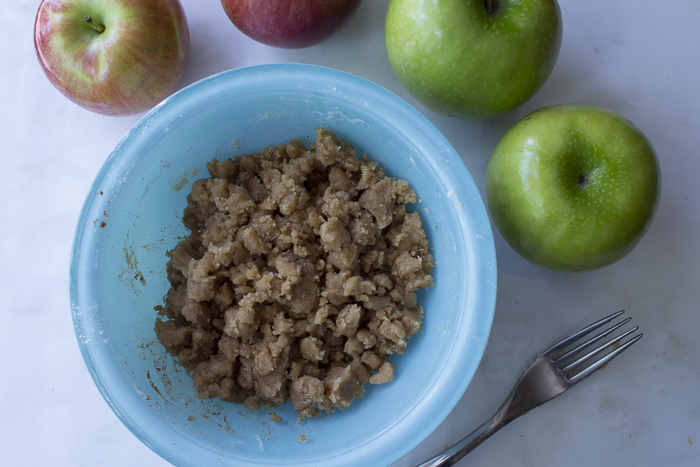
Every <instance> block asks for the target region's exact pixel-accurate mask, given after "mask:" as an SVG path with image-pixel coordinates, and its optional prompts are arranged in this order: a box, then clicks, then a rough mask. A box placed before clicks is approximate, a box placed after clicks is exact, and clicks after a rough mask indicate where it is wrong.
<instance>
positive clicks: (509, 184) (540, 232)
mask: <svg viewBox="0 0 700 467" xmlns="http://www.w3.org/2000/svg"><path fill="white" fill-rule="evenodd" d="M660 188H661V172H660V168H659V161H658V157H657V155H656V152H655V151H654V148H653V147H652V145H651V143H650V142H649V140H648V139H647V138H646V137H645V136H644V134H643V133H642V132H641V130H640V129H639V128H637V127H636V126H635V125H634V124H633V123H632V122H630V121H629V120H627V119H625V118H624V117H621V116H619V115H617V114H615V113H613V112H610V111H608V110H605V109H600V108H596V107H589V106H583V105H555V106H551V107H545V108H542V109H539V110H537V111H535V112H533V113H531V114H530V115H528V116H526V117H525V118H523V119H522V120H520V121H519V122H518V123H516V124H515V125H514V126H513V127H512V128H511V129H509V130H508V131H507V132H506V133H505V134H504V136H503V137H502V139H501V140H500V142H499V143H498V145H497V146H496V148H495V150H494V152H493V155H492V156H491V159H490V161H489V164H488V167H487V171H486V197H487V203H488V206H489V210H490V212H491V216H492V218H493V220H494V223H495V225H496V227H497V228H498V230H499V232H500V233H501V235H502V236H503V238H504V239H505V240H506V242H508V244H509V245H510V246H511V247H512V248H513V249H514V250H515V251H517V252H518V253H519V254H520V255H521V256H523V257H524V258H526V259H528V260H530V261H532V262H534V263H536V264H539V265H541V266H544V267H547V268H550V269H555V270H560V271H572V272H584V271H591V270H595V269H599V268H601V267H605V266H608V265H610V264H612V263H614V262H616V261H619V260H620V259H622V258H623V257H624V256H626V255H627V254H628V253H629V252H630V251H632V249H633V248H634V247H635V246H636V245H637V244H638V243H639V241H640V240H641V238H642V236H643V235H644V233H645V232H646V231H647V229H648V228H649V225H650V224H651V222H652V219H653V217H654V214H655V212H656V208H657V206H658V201H659V193H660Z"/></svg>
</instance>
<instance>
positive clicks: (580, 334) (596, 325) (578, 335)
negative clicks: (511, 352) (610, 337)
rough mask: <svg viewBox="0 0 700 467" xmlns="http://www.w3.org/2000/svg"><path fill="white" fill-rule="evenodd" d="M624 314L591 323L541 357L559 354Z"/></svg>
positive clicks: (619, 312)
mask: <svg viewBox="0 0 700 467" xmlns="http://www.w3.org/2000/svg"><path fill="white" fill-rule="evenodd" d="M624 312H625V310H620V311H618V312H616V313H613V314H611V315H610V316H608V317H605V318H603V319H601V320H600V321H596V322H595V323H593V324H591V325H589V326H586V327H585V328H583V329H581V330H580V331H578V332H575V333H573V334H572V335H570V336H569V337H566V338H564V339H562V340H561V341H559V342H557V343H556V344H554V345H553V346H552V347H551V348H550V349H549V350H547V351H546V352H545V353H543V354H542V355H543V356H544V355H551V354H554V353H556V352H560V351H562V350H564V349H565V348H566V347H568V346H569V345H571V344H573V343H574V342H576V341H577V340H579V339H580V338H582V337H583V336H585V335H586V334H589V333H591V332H593V331H595V330H596V329H598V328H599V327H601V326H604V325H606V324H608V323H609V322H610V321H612V320H614V319H615V318H617V317H618V316H620V315H621V314H622V313H624Z"/></svg>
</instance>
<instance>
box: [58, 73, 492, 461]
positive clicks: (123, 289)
mask: <svg viewBox="0 0 700 467" xmlns="http://www.w3.org/2000/svg"><path fill="white" fill-rule="evenodd" d="M317 127H325V128H328V129H330V130H332V131H334V132H335V133H336V134H337V135H338V136H339V137H340V138H345V139H348V140H349V141H350V142H351V143H352V144H353V146H355V148H356V149H357V153H358V155H361V154H363V153H367V155H368V156H369V157H370V159H372V160H375V161H377V162H379V163H380V164H381V165H382V166H383V167H384V169H385V170H386V171H387V173H388V174H389V175H391V176H395V177H399V178H403V179H406V180H408V182H409V184H410V186H411V187H412V188H413V189H414V190H415V191H416V193H417V194H418V197H419V199H420V202H419V203H416V204H415V205H414V206H413V209H414V210H415V211H417V212H419V213H420V215H421V219H422V221H423V226H424V229H425V230H426V233H427V234H428V238H429V241H430V244H431V250H432V252H433V254H434V257H435V263H436V268H435V270H434V273H433V276H434V278H435V286H434V287H432V288H430V289H428V290H426V291H423V292H421V294H420V295H419V298H420V301H421V304H422V305H423V306H424V308H425V317H424V324H423V329H422V330H421V332H420V333H418V334H417V335H415V336H413V337H412V338H411V339H410V340H409V346H408V350H407V351H406V353H405V354H404V355H401V356H395V357H394V358H393V361H394V362H395V364H396V375H395V379H394V381H393V382H391V383H388V384H385V385H381V386H372V385H367V387H366V393H365V397H364V398H363V399H361V400H359V401H356V402H355V403H354V404H353V405H352V406H351V407H350V408H349V409H347V410H344V411H340V412H336V413H334V414H329V415H323V416H320V417H317V418H315V419H311V420H305V421H303V423H297V420H296V419H297V417H296V412H294V409H293V407H292V406H291V404H286V405H284V406H280V407H278V408H275V409H270V410H265V409H261V410H258V411H250V410H248V409H246V408H245V407H243V406H240V405H234V404H229V403H223V402H219V401H216V400H205V401H203V400H199V399H197V398H196V397H194V394H195V392H194V389H193V388H192V381H191V379H190V377H189V376H188V375H187V374H186V373H185V372H184V371H183V370H182V369H181V368H180V367H179V366H177V365H175V362H174V360H173V359H172V357H170V356H169V355H167V354H166V353H165V351H164V349H163V348H162V346H161V345H160V344H159V342H158V341H157V339H156V336H155V333H154V331H153V326H154V321H155V317H156V312H155V311H154V310H153V307H154V306H156V305H159V304H162V301H163V296H164V295H165V293H166V291H167V289H168V287H169V284H168V282H167V279H166V275H165V262H166V261H167V258H166V256H165V252H166V251H167V250H169V249H171V248H172V247H173V246H174V245H175V243H176V242H177V240H178V239H179V238H180V237H182V236H184V235H186V234H187V231H186V229H185V228H184V226H182V224H181V220H180V219H181V215H182V210H183V208H184V207H185V205H186V200H185V197H186V195H187V193H189V190H190V187H191V185H192V182H193V181H194V180H196V179H198V178H202V177H207V176H208V173H207V171H206V167H205V163H206V162H207V161H209V160H211V159H212V158H213V157H217V158H220V159H221V158H228V157H231V156H233V155H239V154H242V153H245V152H252V151H258V150H260V148H262V147H264V146H270V145H273V144H277V143H280V142H286V141H288V140H289V139H291V138H292V137H299V138H301V139H303V140H305V141H306V142H307V143H308V142H312V141H313V140H314V131H315V128H317ZM495 292H496V262H495V253H494V249H493V238H492V234H491V229H490V224H489V221H488V217H487V215H486V210H485V207H484V204H483V202H482V200H481V198H480V195H479V193H478V190H477V189H476V187H475V185H474V183H473V181H472V179H471V177H470V176H469V174H468V172H467V170H466V168H465V166H464V164H463V162H462V161H461V159H460V157H459V155H458V154H457V153H456V152H455V151H454V149H453V148H452V147H451V146H450V144H449V143H448V142H447V141H446V140H445V139H444V137H443V136H442V135H441V134H440V133H439V132H438V131H437V130H436V129H435V127H434V126H433V125H432V124H430V123H429V122H428V120H427V119H425V118H424V117H423V116H422V115H421V114H420V113H419V112H417V111H416V110H415V109H413V108H412V107H410V106H409V105H408V104H406V103H405V102H404V101H402V100H401V99H399V98H398V97H396V96H395V95H393V94H391V93H389V92H388V91H386V90H384V89H382V88H380V87H379V86H376V85H374V84H372V83H370V82H368V81H366V80H364V79H361V78H358V77H356V76H353V75H349V74H347V73H343V72H339V71H337V70H332V69H327V68H321V67H316V66H308V65H289V64H287V65H268V66H257V67H250V68H242V69H238V70H234V71H230V72H225V73H222V74H219V75H216V76H213V77H211V78H208V79H205V80H203V81H201V82H199V83H195V84H194V85H192V86H190V87H188V88H186V89H184V90H183V91H181V92H179V93H177V94H175V95H174V96H172V97H171V98H169V99H167V100H166V101H165V102H164V103H163V104H162V105H160V106H159V107H157V108H155V109H154V110H153V111H151V112H150V113H149V114H147V115H146V116H145V117H143V118H142V119H141V120H140V121H139V123H138V124H137V125H136V126H135V127H134V128H133V129H132V130H131V131H130V132H129V134H128V135H127V136H126V137H125V138H124V140H123V141H122V142H121V143H120V144H119V146H118V147H117V148H116V149H115V150H114V152H113V154H112V155H111V156H110V158H109V159H108V160H107V162H106V163H105V165H104V167H103V168H102V170H101V172H100V173H99V175H98V177H97V178H96V180H95V182H94V184H93V186H92V188H91V192H90V193H89V195H88V197H87V200H86V202H85V206H84V208H83V211H82V213H81V218H80V221H79V224H78V229H77V232H76V238H75V243H74V246H73V257H72V264H71V301H72V308H73V310H72V311H73V321H74V325H75V330H76V335H77V337H78V341H79V343H80V346H81V351H82V353H83V357H84V358H85V361H86V364H87V366H88V368H89V370H90V372H91V374H92V376H93V379H94V380H95V383H96V384H97V386H98V388H99V389H100V391H101V392H102V394H103V395H104V397H105V399H106V400H107V402H108V403H109V404H110V405H111V407H112V408H113V410H114V411H115V412H116V413H117V415H118V416H119V417H120V418H121V419H122V420H123V422H124V423H125V424H126V426H127V427H129V429H130V430H132V431H133V432H134V433H135V434H136V436H138V437H139V438H140V439H141V440H142V441H143V442H144V443H146V444H147V445H148V446H149V447H151V448H152V449H153V450H154V451H156V452H157V453H158V454H159V455H161V456H162V457H164V458H165V459H167V460H168V461H170V462H172V463H174V464H176V465H220V464H222V465H223V464H230V463H231V462H232V461H234V462H236V465H272V464H274V465H291V464H294V465H336V466H340V465H370V464H371V465H381V464H389V463H391V462H393V461H395V460H397V459H398V458H400V457H401V456H403V455H405V454H406V453H408V452H409V451H410V450H411V449H413V448H414V447H415V446H416V445H417V444H419V443H420V442H421V441H422V440H423V439H425V437H427V436H428V435H429V434H430V433H431V432H432V431H433V430H434V429H435V428H436V427H437V425H438V424H439V423H440V422H441V421H442V420H443V419H444V418H445V417H446V416H447V415H448V414H449V412H450V411H451V410H452V408H453V407H454V406H455V404H456V403H457V402H458V401H459V399H460V397H461V395H462V394H463V392H464V390H465V389H466V387H467V385H468V384H469V381H470V380H471V378H472V376H473V374H474V372H475V371H476V368H477V366H478V364H479V361H480V359H481V356H482V354H483V351H484V348H485V346H486V341H487V338H488V335H489V332H490V327H491V322H492V319H493V311H494V305H495ZM270 412H275V413H276V414H277V415H279V416H280V417H282V419H283V420H282V421H281V422H273V421H271V420H270Z"/></svg>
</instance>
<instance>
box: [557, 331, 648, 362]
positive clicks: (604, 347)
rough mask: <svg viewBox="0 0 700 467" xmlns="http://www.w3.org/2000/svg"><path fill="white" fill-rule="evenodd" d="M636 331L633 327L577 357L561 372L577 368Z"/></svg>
mask: <svg viewBox="0 0 700 467" xmlns="http://www.w3.org/2000/svg"><path fill="white" fill-rule="evenodd" d="M637 329H639V326H635V327H633V328H632V329H630V330H629V331H627V332H625V333H623V334H622V335H620V336H618V337H615V338H613V339H610V340H609V341H608V342H606V343H605V344H603V345H601V346H600V347H598V348H596V349H593V350H591V351H590V352H588V353H587V354H586V355H584V356H583V357H579V358H577V359H576V360H574V361H573V362H571V363H569V364H568V365H566V366H565V367H563V368H561V371H563V372H564V373H567V372H568V371H570V370H573V369H574V368H576V367H577V366H579V365H580V364H581V363H583V362H585V361H586V360H588V359H590V358H591V357H593V356H594V355H597V354H599V353H600V352H602V351H604V350H605V349H607V348H608V347H610V346H612V345H613V344H614V343H615V342H622V339H624V338H625V337H627V336H629V335H630V334H632V333H633V332H634V331H636V330H637Z"/></svg>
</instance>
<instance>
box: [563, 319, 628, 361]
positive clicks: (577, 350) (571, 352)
mask: <svg viewBox="0 0 700 467" xmlns="http://www.w3.org/2000/svg"><path fill="white" fill-rule="evenodd" d="M631 320H632V318H627V319H625V320H622V321H620V322H619V323H618V324H616V325H615V326H613V327H611V328H610V329H608V330H607V331H603V332H601V333H600V334H598V335H597V336H595V337H592V338H590V339H588V340H587V341H586V342H584V343H583V344H581V345H578V346H576V347H574V348H573V349H571V350H569V351H568V352H566V353H565V354H564V355H560V356H557V357H556V358H554V357H553V358H552V361H554V362H559V361H562V362H563V361H564V360H566V359H567V358H569V357H570V356H572V355H576V354H578V353H580V352H581V351H582V350H583V349H585V348H587V347H589V346H590V345H591V344H593V343H595V342H598V341H599V340H601V339H602V338H604V337H605V336H609V335H610V334H612V333H613V332H615V331H616V330H617V329H619V328H621V327H622V326H624V325H625V324H627V323H629V322H630V321H631Z"/></svg>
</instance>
